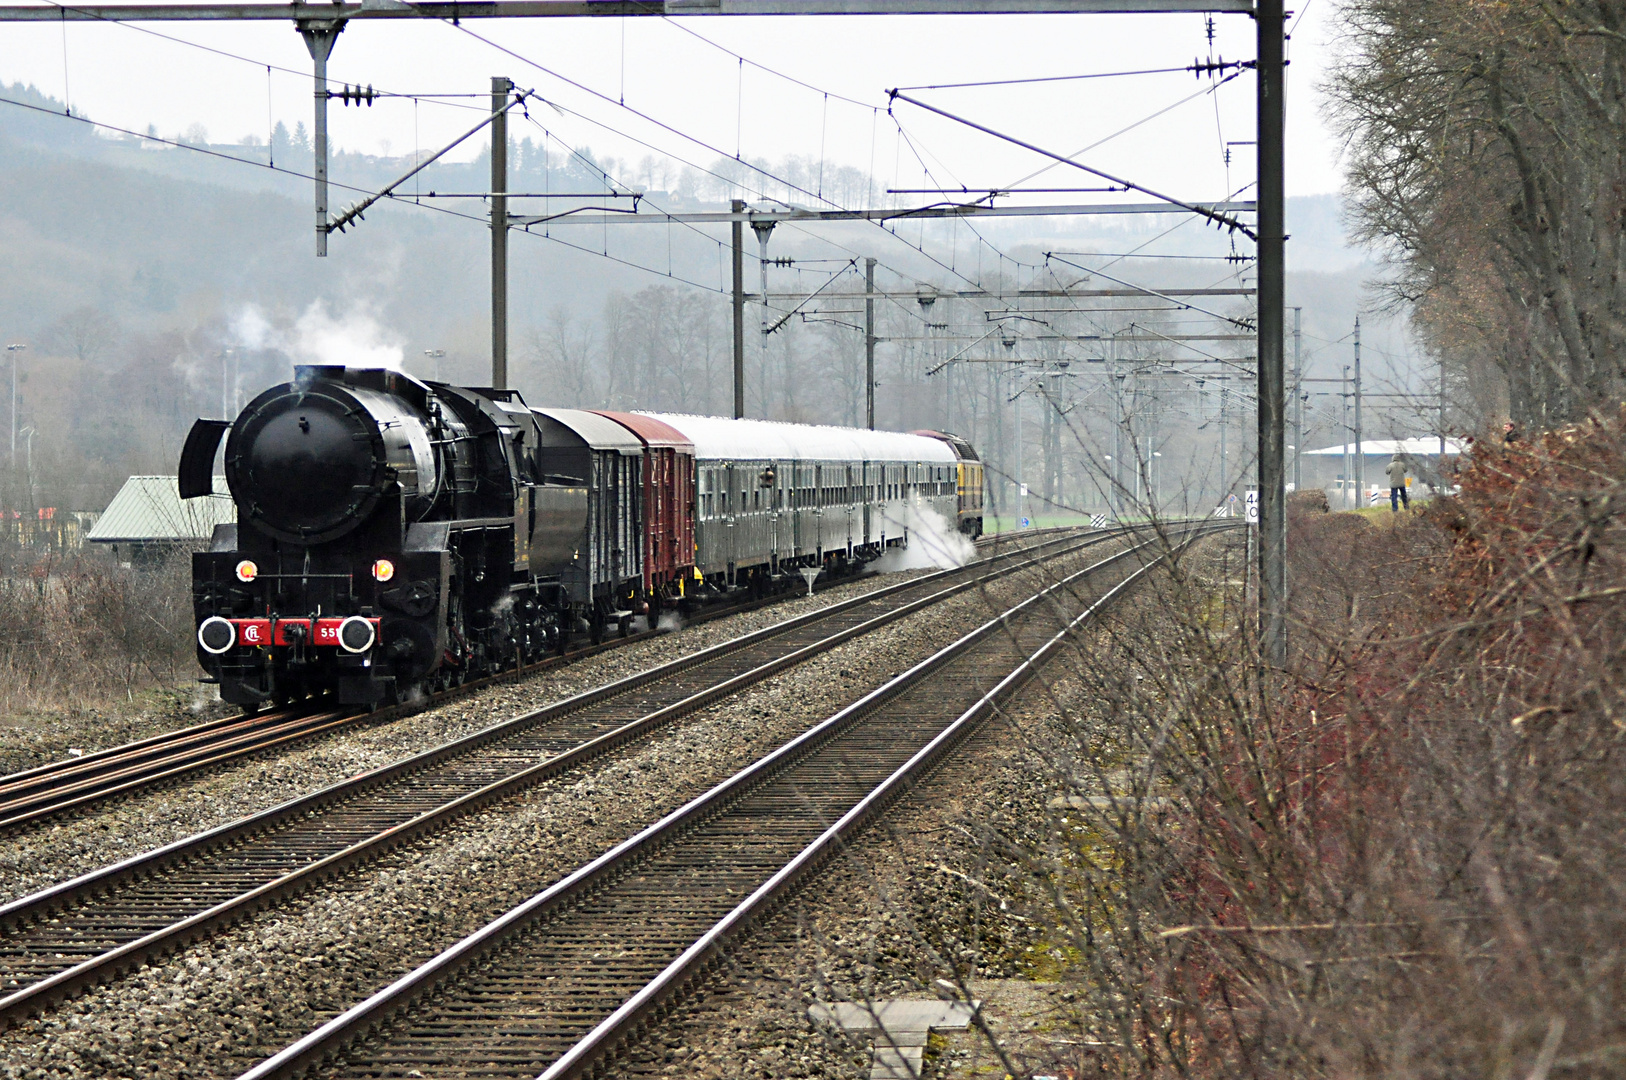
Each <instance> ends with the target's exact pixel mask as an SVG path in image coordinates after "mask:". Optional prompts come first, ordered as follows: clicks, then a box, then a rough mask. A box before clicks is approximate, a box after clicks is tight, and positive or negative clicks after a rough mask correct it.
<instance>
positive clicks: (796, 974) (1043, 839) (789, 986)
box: [614, 540, 1234, 1080]
mask: <svg viewBox="0 0 1626 1080" xmlns="http://www.w3.org/2000/svg"><path fill="white" fill-rule="evenodd" d="M1223 543H1224V541H1222V540H1209V541H1205V542H1203V545H1202V547H1201V549H1200V550H1199V551H1198V552H1197V553H1194V555H1193V556H1192V557H1189V559H1188V563H1187V565H1188V567H1194V568H1195V567H1201V570H1200V571H1199V573H1200V574H1201V577H1202V581H1203V583H1204V584H1205V585H1206V586H1208V587H1211V588H1212V589H1213V590H1215V591H1216V592H1217V591H1218V590H1219V589H1221V588H1223V587H1224V585H1225V584H1226V577H1227V574H1226V572H1225V571H1224V569H1223V567H1222V566H1221V565H1220V560H1221V558H1222V557H1223V556H1222V555H1221V550H1222V545H1223ZM1233 562H1234V559H1233ZM1113 614H1114V618H1115V619H1116V620H1117V621H1118V622H1119V623H1120V624H1123V625H1125V626H1127V627H1130V628H1131V630H1132V632H1135V633H1137V634H1138V635H1139V636H1141V637H1142V639H1143V640H1144V639H1145V638H1146V637H1148V636H1152V635H1155V627H1156V626H1157V625H1158V624H1159V622H1160V620H1161V619H1162V618H1164V617H1165V613H1163V612H1160V611H1159V610H1158V601H1157V600H1156V599H1155V598H1153V597H1150V596H1148V595H1146V594H1145V591H1144V590H1142V591H1140V592H1137V594H1136V595H1135V596H1133V597H1131V598H1129V599H1128V600H1126V601H1125V602H1123V603H1121V604H1120V605H1118V607H1117V609H1116V610H1115V611H1114V613H1113ZM1148 628H1152V629H1150V630H1149V629H1148ZM1112 636H1113V635H1107V634H1101V635H1098V638H1097V640H1098V642H1101V641H1106V640H1110V639H1111V637H1112ZM1088 663H1090V664H1091V665H1099V666H1100V667H1103V668H1105V667H1111V666H1117V667H1118V668H1119V669H1120V671H1121V672H1127V673H1128V677H1129V678H1131V679H1133V678H1134V675H1135V672H1134V670H1133V668H1132V666H1131V665H1130V664H1128V663H1126V662H1123V661H1121V660H1120V659H1119V658H1118V657H1116V656H1114V655H1111V653H1110V651H1109V650H1106V649H1102V650H1101V651H1100V652H1099V653H1095V654H1093V655H1091V656H1090V657H1089V658H1088ZM1109 677H1110V676H1109ZM1046 682H1047V683H1048V684H1049V687H1050V689H1049V692H1048V693H1047V692H1044V691H1041V690H1040V689H1039V688H1038V687H1037V686H1034V687H1030V688H1029V690H1028V692H1027V693H1026V694H1025V695H1024V697H1023V698H1022V699H1021V700H1020V701H1019V702H1018V704H1017V706H1016V707H1015V708H1014V709H1012V710H1011V712H1010V713H1009V714H1008V715H1007V717H1006V718H1005V719H1004V720H1003V721H999V722H994V723H990V724H988V725H986V726H984V727H983V728H982V729H981V731H980V732H978V733H977V734H976V735H975V736H974V737H973V738H972V739H971V740H970V741H969V742H968V743H966V745H965V746H963V747H962V748H961V749H960V751H959V752H958V753H957V754H955V755H954V756H953V757H952V758H951V759H950V760H949V761H948V762H947V763H945V765H944V766H943V767H942V768H941V769H940V770H939V771H938V773H937V774H936V775H935V776H934V777H932V778H931V779H930V780H929V781H928V783H927V784H926V785H925V786H923V787H922V788H921V789H919V790H917V791H916V792H915V793H914V794H913V795H911V796H910V797H909V798H908V799H906V800H905V801H904V802H903V803H901V804H900V805H899V806H897V807H895V808H894V809H893V810H892V811H891V812H890V813H889V814H888V815H887V817H886V818H885V819H884V820H883V821H882V822H880V823H879V824H878V825H877V826H875V827H872V828H871V829H870V830H868V831H867V832H866V833H865V834H864V835H863V836H862V837H861V838H860V839H859V840H858V841H857V842H856V843H855V844H854V845H853V847H852V849H851V850H850V851H849V853H848V854H847V855H846V856H844V857H843V858H842V859H840V860H839V861H838V862H836V863H835V864H833V865H832V866H830V867H829V868H827V869H826V871H825V872H824V873H823V874H822V875H821V876H820V877H819V878H818V880H817V881H815V882H813V883H811V884H810V885H808V886H807V887H806V888H805V889H804V891H803V892H802V893H801V894H800V895H799V896H798V897H797V898H796V899H795V900H793V901H792V902H791V904H790V905H788V906H787V908H786V909H785V910H784V911H783V912H782V913H781V914H780V916H779V917H778V918H777V920H776V921H775V923H774V925H773V926H772V927H770V928H768V929H765V930H763V931H761V932H759V933H758V934H757V935H756V936H755V937H754V938H753V940H752V941H751V942H750V943H748V944H747V945H746V946H745V947H744V948H742V949H741V950H740V951H739V952H738V953H737V954H736V956H735V962H734V964H732V965H731V966H730V967H729V968H727V969H725V970H724V971H722V972H720V973H719V974H718V975H717V976H716V977H715V978H714V979H713V980H712V981H711V982H710V983H708V985H707V986H706V987H705V988H704V989H703V991H702V992H701V993H699V994H697V995H695V996H694V997H693V998H691V999H690V1000H689V1001H688V1002H687V1003H685V1004H684V1005H682V1006H681V1007H680V1008H679V1010H678V1011H677V1012H676V1013H674V1014H673V1015H672V1016H671V1017H670V1018H669V1019H668V1020H667V1021H666V1022H665V1024H664V1026H663V1028H662V1029H661V1030H658V1031H655V1032H651V1033H650V1034H649V1035H648V1036H646V1038H645V1039H644V1040H643V1042H642V1044H641V1045H640V1046H639V1047H638V1048H636V1049H635V1050H633V1051H632V1052H631V1053H630V1054H629V1055H628V1057H627V1058H625V1059H623V1060H620V1061H618V1062H617V1063H616V1066H615V1070H614V1074H615V1075H616V1076H618V1077H629V1078H630V1077H672V1076H680V1077H684V1078H685V1080H712V1078H717V1080H722V1078H728V1080H745V1078H762V1080H770V1078H771V1080H783V1078H801V1077H819V1078H842V1080H861V1078H864V1077H867V1076H868V1075H869V1069H870V1061H871V1045H872V1044H871V1043H870V1041H869V1039H868V1038H867V1037H854V1036H850V1035H846V1034H843V1033H840V1032H837V1031H833V1030H831V1029H829V1028H827V1027H823V1026H821V1025H818V1024H815V1023H814V1022H813V1021H812V1020H811V1019H810V1018H809V1016H808V1007H809V1006H810V1005H811V1004H813V1003H814V1002H815V1001H859V1002H864V1001H868V1002H873V1003H877V1004H878V1003H880V1002H883V1001H885V1000H887V999H890V998H894V997H908V998H926V999H930V998H933V997H935V996H937V988H936V986H935V983H936V980H938V979H941V978H945V977H948V976H950V974H951V972H952V971H954V970H955V969H958V971H959V972H961V974H962V975H964V976H965V977H966V981H967V982H968V983H969V985H970V988H971V991H972V993H973V995H974V996H975V997H976V998H977V999H978V1000H981V1001H983V1002H984V1003H985V1009H984V1015H985V1016H986V1017H987V1019H988V1021H989V1024H990V1027H991V1028H992V1029H993V1031H994V1032H995V1033H996V1035H997V1036H998V1038H999V1039H1000V1041H1001V1044H1002V1048H1003V1050H1004V1052H1005V1053H1007V1054H1009V1055H1010V1058H1011V1063H1013V1064H1015V1065H1016V1066H1017V1067H1018V1068H1017V1071H1016V1073H1015V1075H1018V1076H1027V1075H1029V1074H1030V1072H1032V1071H1033V1070H1037V1071H1039V1072H1043V1073H1046V1074H1052V1073H1056V1072H1058V1069H1057V1068H1056V1067H1055V1066H1054V1063H1055V1062H1056V1060H1057V1055H1065V1054H1067V1053H1068V1052H1069V1050H1070V1049H1071V1048H1075V1047H1076V1046H1077V1040H1078V1031H1079V1024H1078V1013H1077V1008H1078V1006H1077V1005H1076V1001H1077V1000H1078V997H1077V994H1076V993H1075V991H1074V989H1069V983H1068V981H1067V980H1066V979H1065V978H1062V977H1060V976H1062V975H1063V973H1064V972H1065V970H1066V968H1067V966H1068V961H1069V958H1068V957H1067V956H1066V955H1065V954H1063V953H1062V952H1061V951H1060V950H1057V949H1055V948H1053V947H1052V944H1051V942H1050V941H1049V940H1047V934H1048V932H1049V930H1050V924H1051V923H1052V922H1054V921H1055V919H1054V917H1053V916H1049V917H1047V915H1048V911H1047V904H1046V902H1045V899H1044V897H1042V896H1039V895H1036V894H1035V892H1034V891H1033V890H1032V889H1031V888H1030V887H1029V886H1028V885H1027V884H1026V883H1024V882H1023V881H1022V880H1021V879H1020V878H1019V877H1016V876H1013V875H1011V874H1009V873H1007V872H1006V869H1007V867H1008V864H1007V863H1006V862H1005V861H1004V860H1003V859H1001V858H999V857H997V856H995V855H993V854H992V853H991V852H990V850H989V848H988V847H987V846H986V843H985V839H984V838H985V837H986V836H987V835H988V831H989V830H994V831H997V832H998V834H999V835H1001V836H1002V837H1004V838H1006V839H1007V840H1009V841H1010V842H1011V843H1012V844H1013V845H1015V846H1016V847H1018V848H1020V849H1022V850H1024V851H1026V852H1028V853H1030V854H1031V857H1033V858H1036V859H1044V858H1047V857H1050V855H1051V854H1052V853H1055V852H1057V851H1059V850H1063V846H1064V845H1063V842H1062V841H1063V837H1064V836H1065V835H1066V834H1067V833H1069V832H1070V831H1071V830H1075V829H1077V828H1078V827H1079V824H1078V820H1077V814H1076V813H1075V812H1070V811H1069V809H1068V808H1067V807H1066V805H1065V804H1058V803H1057V802H1055V801H1054V800H1055V796H1056V795H1057V793H1058V788H1057V787H1056V786H1054V784H1055V778H1056V776H1057V768H1058V761H1057V756H1056V755H1057V749H1058V747H1063V746H1066V745H1069V744H1070V740H1072V739H1075V738H1077V737H1078V735H1079V733H1080V730H1081V729H1083V730H1085V731H1087V730H1088V729H1089V727H1090V725H1094V724H1106V723H1110V722H1111V717H1110V715H1109V713H1108V712H1107V711H1106V710H1104V709H1102V708H1100V707H1098V706H1099V703H1098V702H1097V701H1095V700H1093V698H1092V695H1091V694H1090V693H1089V692H1087V691H1085V690H1084V688H1083V686H1082V685H1081V682H1080V680H1079V679H1078V678H1077V675H1076V668H1072V667H1071V665H1068V664H1062V665H1058V666H1056V667H1052V668H1051V669H1050V670H1049V671H1048V672H1047V673H1046ZM1007 1074H1008V1073H1007V1062H1005V1061H1001V1060H1000V1059H999V1058H998V1057H997V1056H996V1055H995V1054H994V1053H993V1052H991V1051H990V1048H989V1044H988V1041H987V1040H986V1038H984V1037H983V1036H981V1035H980V1034H978V1033H976V1032H966V1033H958V1034H952V1035H948V1036H934V1038H933V1040H932V1043H931V1047H930V1049H929V1052H928V1057H927V1068H926V1072H925V1074H924V1075H925V1077H926V1078H929V1080H936V1078H950V1077H952V1078H955V1080H961V1078H964V1080H969V1078H972V1077H985V1076H996V1077H997V1076H1006V1075H1007Z"/></svg>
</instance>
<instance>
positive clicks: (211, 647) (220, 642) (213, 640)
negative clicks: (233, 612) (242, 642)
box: [198, 615, 237, 656]
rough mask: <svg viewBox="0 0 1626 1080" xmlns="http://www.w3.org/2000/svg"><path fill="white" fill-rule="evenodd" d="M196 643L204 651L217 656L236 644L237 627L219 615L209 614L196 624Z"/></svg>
mask: <svg viewBox="0 0 1626 1080" xmlns="http://www.w3.org/2000/svg"><path fill="white" fill-rule="evenodd" d="M198 644H199V645H201V646H203V651H204V652H206V653H209V654H210V655H212V656H219V655H220V654H221V653H223V652H225V651H226V650H228V649H230V648H231V647H232V646H233V645H235V644H237V627H235V626H233V625H232V624H231V623H229V622H227V621H226V620H225V619H222V618H221V617H220V616H219V615H211V616H209V617H208V618H207V619H204V620H203V622H202V623H201V624H199V626H198Z"/></svg>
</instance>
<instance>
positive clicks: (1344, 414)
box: [1338, 364, 1355, 510]
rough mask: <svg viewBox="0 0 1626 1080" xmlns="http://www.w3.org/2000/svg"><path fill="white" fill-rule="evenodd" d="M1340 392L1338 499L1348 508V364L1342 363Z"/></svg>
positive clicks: (1351, 470) (1352, 473) (1350, 475)
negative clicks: (1340, 474)
mask: <svg viewBox="0 0 1626 1080" xmlns="http://www.w3.org/2000/svg"><path fill="white" fill-rule="evenodd" d="M1341 389H1342V391H1343V392H1342V393H1341V394H1339V395H1338V399H1339V403H1338V408H1339V416H1338V424H1339V428H1340V429H1341V430H1342V431H1343V443H1344V482H1343V484H1342V485H1341V492H1342V495H1343V498H1342V499H1341V500H1340V502H1341V507H1342V509H1345V510H1348V509H1349V489H1350V487H1351V486H1352V485H1353V484H1354V483H1355V464H1354V463H1355V459H1354V457H1352V456H1351V455H1350V452H1349V365H1348V364H1345V365H1344V384H1343V386H1342V387H1341Z"/></svg>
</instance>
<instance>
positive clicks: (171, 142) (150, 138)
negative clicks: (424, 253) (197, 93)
mask: <svg viewBox="0 0 1626 1080" xmlns="http://www.w3.org/2000/svg"><path fill="white" fill-rule="evenodd" d="M0 104H4V105H13V106H16V107H17V108H20V109H28V110H29V111H31V112H37V113H44V114H45V115H46V116H57V117H62V118H63V119H67V120H72V121H74V122H76V123H81V124H86V125H88V126H90V127H97V128H102V129H103V130H106V131H112V132H115V133H117V134H120V135H127V136H130V137H131V138H135V139H143V140H145V141H147V142H155V143H160V144H162V145H164V146H172V147H175V148H177V149H181V150H189V151H191V152H193V153H196V154H203V155H205V156H207V157H213V158H219V159H220V160H222V161H230V162H235V163H236V164H238V165H249V166H252V167H253V168H256V169H264V170H266V171H267V172H274V173H279V174H281V175H283V176H291V177H294V178H295V179H299V180H315V179H316V177H315V176H313V175H312V174H310V173H306V172H300V171H299V170H297V169H290V168H287V167H286V166H282V165H270V164H268V163H266V162H263V161H255V160H253V159H251V158H243V157H238V156H236V155H235V154H227V153H222V152H221V151H219V150H212V149H210V148H209V147H207V146H198V145H196V144H193V143H186V142H181V141H180V140H178V139H166V138H163V137H161V136H157V135H148V134H144V133H142V132H138V131H133V130H131V129H130V128H124V127H119V126H118V125H116V124H109V123H106V122H104V121H100V120H92V119H90V118H89V117H85V116H76V115H72V114H67V115H64V114H63V113H60V112H57V111H56V110H55V109H47V108H44V107H43V106H40V105H34V104H32V103H30V102H26V101H17V100H16V99H14V98H8V97H0ZM328 186H330V187H333V188H337V189H339V190H341V191H353V192H356V193H358V194H361V195H371V194H372V189H371V188H364V187H359V186H357V185H355V184H346V183H342V182H340V181H337V180H332V179H330V180H329V181H328ZM388 201H389V202H392V203H399V204H401V205H404V206H414V207H418V208H420V209H423V210H430V211H433V212H434V213H437V214H445V215H446V216H448V217H454V218H461V219H463V220H465V221H472V222H474V223H476V224H478V225H480V226H481V227H489V225H490V222H489V221H488V220H487V219H486V218H483V217H478V216H476V215H474V214H465V213H461V212H460V211H457V210H453V209H451V208H449V207H445V206H437V205H435V204H434V203H427V202H419V201H417V200H415V199H413V198H412V197H410V196H405V195H402V196H394V197H391V198H390V199H389V200H388ZM522 231H523V230H522ZM526 235H530V236H535V237H536V238H537V239H539V240H543V239H545V240H549V241H551V242H553V243H555V244H558V245H560V246H561V247H567V248H571V249H573V250H575V251H581V252H585V253H587V254H590V255H596V256H598V257H599V258H604V259H609V260H610V261H611V262H615V263H619V264H621V265H622V266H626V267H628V268H630V269H634V270H641V271H643V272H644V273H648V274H654V275H656V276H658V277H664V278H670V279H672V280H674V281H681V282H682V283H683V284H685V285H692V286H693V287H695V288H697V289H704V290H705V291H707V292H715V293H720V294H726V293H727V290H726V289H723V288H719V287H718V286H715V285H707V284H705V283H704V282H699V281H693V280H691V279H689V278H685V277H682V276H681V275H677V274H671V273H667V272H665V271H662V270H658V269H655V268H653V267H649V266H644V265H643V264H641V263H635V262H633V261H631V260H630V259H623V258H620V257H619V256H615V255H610V254H607V253H605V252H600V251H595V250H594V249H592V248H589V247H584V246H582V245H580V244H573V243H571V242H570V241H568V240H562V239H560V238H559V237H557V236H548V235H546V234H542V233H527V234H526Z"/></svg>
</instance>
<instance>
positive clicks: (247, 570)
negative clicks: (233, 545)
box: [237, 559, 260, 581]
mask: <svg viewBox="0 0 1626 1080" xmlns="http://www.w3.org/2000/svg"><path fill="white" fill-rule="evenodd" d="M259 574H260V568H259V567H258V566H255V565H254V560H252V559H244V560H243V561H242V562H240V563H238V564H237V580H238V581H253V580H254V579H255V578H256V577H258V576H259Z"/></svg>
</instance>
